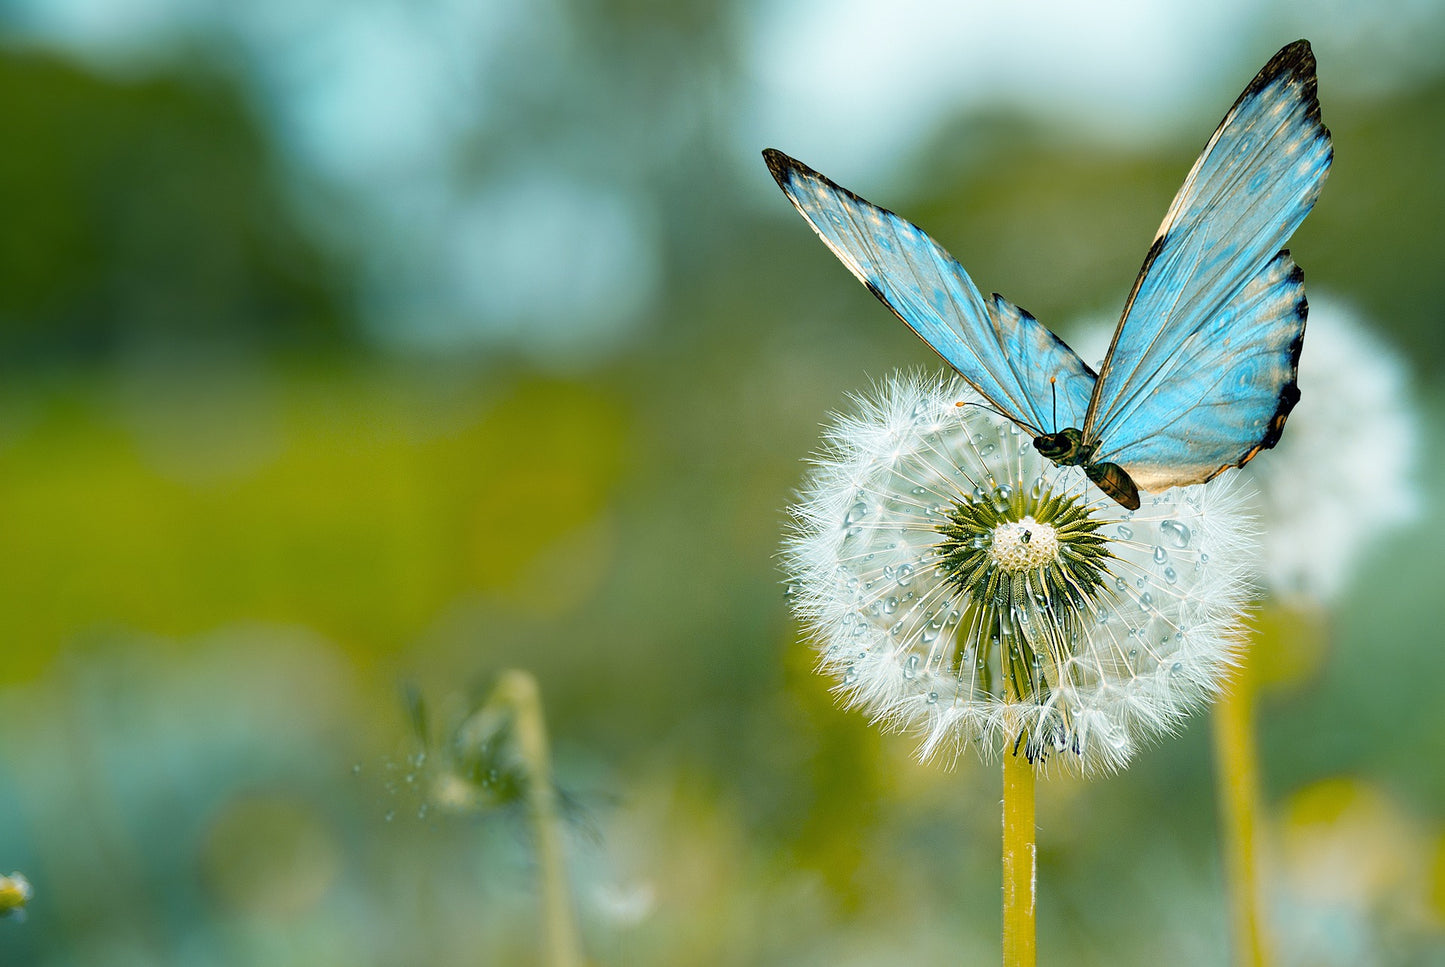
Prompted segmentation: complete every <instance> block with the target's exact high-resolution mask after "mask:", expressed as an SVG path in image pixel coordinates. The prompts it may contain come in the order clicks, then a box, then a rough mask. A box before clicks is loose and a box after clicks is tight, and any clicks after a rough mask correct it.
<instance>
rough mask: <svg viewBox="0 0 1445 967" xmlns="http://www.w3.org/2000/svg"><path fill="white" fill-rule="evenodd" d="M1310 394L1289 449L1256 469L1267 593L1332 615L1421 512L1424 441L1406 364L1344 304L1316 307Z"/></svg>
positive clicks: (1317, 301) (1308, 353) (1288, 428)
mask: <svg viewBox="0 0 1445 967" xmlns="http://www.w3.org/2000/svg"><path fill="white" fill-rule="evenodd" d="M1299 388H1300V401H1299V403H1298V404H1297V405H1296V406H1295V408H1294V412H1292V413H1291V414H1290V417H1289V422H1288V423H1287V424H1286V425H1285V429H1284V435H1283V436H1282V437H1281V438H1280V441H1279V445H1278V446H1276V447H1275V449H1274V450H1273V451H1272V452H1270V453H1265V454H1260V456H1259V458H1257V459H1255V460H1252V461H1250V463H1249V464H1248V465H1247V466H1246V467H1245V470H1246V471H1247V472H1249V473H1250V474H1251V475H1252V477H1253V478H1254V481H1255V485H1256V488H1257V491H1258V498H1257V503H1256V507H1255V509H1256V513H1258V514H1259V516H1260V518H1261V519H1262V520H1263V521H1264V523H1265V532H1264V546H1263V552H1264V560H1263V570H1264V574H1263V579H1264V582H1265V585H1266V586H1267V587H1268V588H1269V589H1270V590H1271V591H1274V592H1276V593H1278V594H1281V595H1284V596H1286V597H1290V596H1293V597H1302V598H1305V599H1307V600H1312V601H1315V602H1318V603H1321V604H1328V603H1330V602H1332V601H1333V600H1335V599H1336V598H1338V597H1339V595H1340V593H1341V592H1342V591H1343V590H1344V588H1345V587H1346V585H1347V583H1348V581H1349V579H1350V577H1351V573H1352V570H1353V568H1354V567H1355V566H1356V565H1357V564H1358V562H1359V560H1360V558H1361V557H1362V555H1363V554H1364V553H1365V552H1366V551H1368V549H1369V547H1370V545H1371V544H1372V543H1374V542H1375V541H1378V540H1379V539H1380V537H1381V536H1382V535H1384V534H1387V533H1389V531H1390V530H1392V529H1393V528H1395V527H1398V526H1400V525H1401V524H1404V523H1406V522H1408V521H1410V520H1411V519H1413V518H1414V517H1415V516H1416V515H1417V514H1418V513H1419V509H1420V496H1419V490H1418V486H1417V483H1416V477H1415V463H1416V453H1417V450H1418V439H1419V431H1418V427H1417V424H1416V420H1415V414H1414V411H1413V408H1412V407H1411V405H1410V402H1409V399H1408V394H1407V391H1406V376H1405V367H1404V365H1403V364H1402V363H1401V361H1400V359H1399V358H1398V357H1397V356H1396V355H1395V354H1394V352H1393V351H1391V349H1390V348H1389V346H1388V345H1387V344H1386V343H1385V342H1384V341H1383V340H1382V339H1381V338H1380V337H1379V336H1378V335H1377V334H1376V333H1374V332H1372V331H1371V328H1370V327H1369V325H1368V324H1367V323H1366V322H1365V321H1364V320H1363V319H1362V318H1361V317H1360V316H1359V314H1358V313H1356V312H1355V311H1354V310H1353V309H1352V308H1351V307H1350V306H1348V305H1347V304H1345V303H1343V302H1340V301H1339V300H1338V299H1333V298H1329V297H1326V296H1315V297H1312V298H1311V299H1310V312H1309V322H1308V324H1307V327H1306V330H1305V348H1304V351H1303V352H1302V353H1301V354H1300V367H1299Z"/></svg>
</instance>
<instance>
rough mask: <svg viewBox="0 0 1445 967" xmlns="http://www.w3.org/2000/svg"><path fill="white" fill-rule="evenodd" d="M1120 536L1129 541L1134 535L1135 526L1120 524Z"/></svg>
mask: <svg viewBox="0 0 1445 967" xmlns="http://www.w3.org/2000/svg"><path fill="white" fill-rule="evenodd" d="M1119 536H1120V537H1122V538H1124V540H1126V541H1127V540H1128V539H1129V538H1131V537H1133V536H1134V528H1132V527H1130V526H1128V525H1127V524H1120V525H1119Z"/></svg>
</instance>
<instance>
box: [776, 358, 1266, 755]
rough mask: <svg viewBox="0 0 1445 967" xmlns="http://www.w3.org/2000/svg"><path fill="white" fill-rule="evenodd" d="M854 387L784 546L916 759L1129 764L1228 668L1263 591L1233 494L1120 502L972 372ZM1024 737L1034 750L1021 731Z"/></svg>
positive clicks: (833, 645)
mask: <svg viewBox="0 0 1445 967" xmlns="http://www.w3.org/2000/svg"><path fill="white" fill-rule="evenodd" d="M875 396H876V398H874V399H865V398H858V399H857V400H856V401H855V402H856V405H857V408H858V410H859V414H858V415H856V416H844V417H840V418H839V419H838V421H837V422H836V423H835V425H834V426H833V427H832V428H830V429H829V431H828V433H827V437H826V442H827V446H826V449H825V451H824V452H823V453H822V454H821V455H820V456H819V457H818V458H817V459H816V464H815V467H814V469H813V473H812V475H811V478H810V480H809V482H808V484H807V486H806V489H805V492H804V493H803V495H802V497H801V499H800V502H799V504H798V505H797V506H796V507H794V508H793V518H794V525H793V529H792V532H791V533H790V535H789V536H788V539H787V543H786V548H785V564H786V569H787V571H788V574H789V577H790V578H791V582H790V585H789V595H790V597H791V599H792V602H793V607H794V610H795V611H796V612H797V613H798V615H799V616H800V617H801V618H802V619H803V620H804V621H806V622H807V624H808V625H809V626H810V629H811V630H812V632H813V634H814V635H815V637H816V639H817V643H818V646H819V650H820V654H821V666H822V669H823V670H824V671H826V672H829V673H831V674H833V675H835V676H837V678H838V679H839V685H838V689H839V691H840V693H841V694H842V695H843V696H844V697H845V698H846V700H847V702H848V703H849V704H850V705H853V706H858V707H861V708H863V709H866V710H867V711H868V712H869V714H871V715H872V716H873V717H874V718H875V720H878V721H880V722H883V723H885V724H887V725H889V726H893V727H899V728H904V729H909V730H913V731H917V732H920V733H921V734H922V735H923V736H924V741H923V746H922V750H921V754H922V755H923V756H924V757H929V756H932V755H935V754H937V753H939V752H940V751H946V752H947V753H950V754H955V755H956V754H957V753H958V752H960V751H961V750H963V749H964V748H967V747H970V746H972V747H974V748H976V749H977V750H978V751H979V752H980V753H982V754H983V755H985V756H989V755H992V754H995V753H997V752H999V751H1001V750H1004V749H1012V750H1014V751H1015V752H1023V753H1025V754H1027V755H1028V756H1029V758H1030V759H1033V760H1035V761H1056V762H1060V763H1061V764H1062V765H1063V766H1064V767H1065V768H1068V769H1071V770H1073V771H1082V772H1094V771H1108V770H1113V769H1117V768H1119V767H1121V766H1123V765H1124V764H1125V763H1126V762H1127V761H1128V760H1129V758H1130V757H1131V756H1132V755H1133V754H1134V752H1135V751H1136V749H1137V748H1138V745H1139V743H1140V741H1141V740H1145V739H1148V738H1150V737H1152V736H1156V735H1159V734H1161V733H1167V732H1169V731H1171V730H1172V729H1173V728H1174V727H1175V726H1176V724H1177V723H1178V722H1179V721H1180V719H1181V718H1182V717H1183V716H1184V715H1186V714H1187V713H1188V712H1189V711H1190V710H1191V709H1193V708H1194V707H1195V706H1197V705H1198V704H1200V703H1201V702H1202V701H1203V700H1204V699H1205V698H1206V697H1208V696H1209V695H1210V694H1211V693H1213V692H1215V691H1217V690H1218V689H1219V687H1220V685H1221V681H1222V676H1223V675H1224V673H1225V671H1226V669H1227V667H1228V666H1229V665H1230V663H1231V661H1232V660H1233V655H1234V647H1235V639H1234V631H1235V625H1236V619H1237V617H1238V614H1239V608H1240V605H1241V602H1242V601H1243V600H1244V599H1245V597H1246V596H1247V593H1248V591H1249V588H1248V586H1247V583H1246V581H1245V573H1246V570H1247V566H1248V561H1249V560H1250V559H1251V557H1252V555H1253V554H1254V553H1255V552H1254V550H1253V548H1252V547H1251V545H1250V544H1249V543H1248V541H1247V539H1246V535H1247V532H1248V530H1249V528H1248V527H1246V526H1244V524H1245V523H1246V519H1245V518H1243V517H1242V514H1241V509H1240V508H1241V503H1242V500H1241V498H1240V497H1239V495H1238V492H1237V489H1236V488H1235V487H1233V486H1232V485H1230V484H1229V483H1227V482H1225V481H1223V480H1218V481H1214V482H1212V483H1210V484H1207V485H1203V486H1197V487H1188V488H1178V489H1175V490H1170V491H1168V492H1165V493H1163V494H1158V495H1145V496H1144V505H1143V507H1141V508H1140V509H1139V510H1138V511H1133V512H1130V511H1126V510H1124V509H1123V508H1122V507H1120V506H1119V505H1118V504H1116V503H1115V502H1114V501H1112V500H1110V499H1109V498H1107V497H1105V496H1104V495H1103V494H1102V493H1101V492H1100V491H1099V490H1098V489H1097V488H1095V487H1094V486H1093V485H1092V484H1090V483H1089V482H1088V481H1087V479H1086V478H1085V477H1084V475H1083V472H1082V471H1081V470H1080V469H1079V468H1077V467H1071V468H1060V467H1057V466H1055V465H1054V464H1053V463H1051V462H1050V461H1048V460H1045V459H1044V458H1042V457H1040V456H1039V455H1038V453H1037V452H1036V451H1035V450H1034V447H1033V444H1032V440H1031V438H1030V437H1029V436H1028V435H1027V434H1024V433H1023V432H1022V431H1020V430H1019V428H1018V427H1016V426H1015V425H1014V424H1013V423H1011V422H1009V421H1007V420H1004V419H1002V418H1000V417H997V416H994V415H992V414H990V413H988V412H986V411H984V410H982V409H980V408H978V407H974V406H965V407H959V406H957V405H956V403H957V402H959V401H966V400H967V401H973V400H977V399H978V397H977V396H976V395H975V394H974V393H973V391H972V390H971V389H969V388H968V387H967V386H966V384H964V383H963V382H961V381H957V380H955V381H951V382H944V381H940V380H937V379H928V378H922V377H900V378H895V379H893V380H891V381H889V382H888V383H887V384H886V385H884V386H882V387H880V388H879V390H878V391H877V393H876V394H875ZM1020 743H1022V748H1021V747H1020Z"/></svg>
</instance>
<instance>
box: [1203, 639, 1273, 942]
mask: <svg viewBox="0 0 1445 967" xmlns="http://www.w3.org/2000/svg"><path fill="white" fill-rule="evenodd" d="M1260 643H1261V638H1260V636H1259V635H1258V633H1256V634H1255V637H1254V640H1253V641H1252V642H1250V646H1249V649H1248V650H1247V651H1246V652H1245V658H1244V660H1243V661H1242V662H1241V663H1240V666H1239V668H1238V669H1237V671H1236V673H1235V675H1234V680H1233V681H1231V682H1230V683H1229V685H1228V687H1227V688H1226V689H1225V691H1224V694H1223V695H1221V696H1220V698H1219V704H1218V705H1217V706H1216V707H1215V709H1214V715H1213V716H1212V720H1213V732H1214V767H1215V773H1216V776H1215V788H1216V794H1217V795H1218V797H1219V821H1220V825H1221V827H1222V829H1221V831H1220V832H1221V838H1222V844H1223V850H1224V869H1225V876H1227V877H1228V886H1229V920H1230V942H1231V950H1232V951H1233V954H1234V963H1235V964H1236V965H1237V967H1260V965H1263V964H1265V963H1267V962H1268V961H1267V960H1266V957H1265V951H1266V950H1267V949H1268V948H1267V943H1266V941H1265V938H1264V928H1263V926H1262V924H1261V922H1260V921H1261V918H1260V900H1259V893H1260V887H1259V863H1258V855H1259V854H1258V850H1257V849H1256V841H1255V840H1256V837H1255V834H1256V827H1257V824H1258V819H1259V814H1260V808H1259V805H1260V792H1259V749H1258V744H1257V742H1256V737H1255V727H1254V720H1255V715H1254V710H1255V697H1256V695H1257V694H1258V686H1259V680H1258V677H1257V675H1256V672H1255V668H1254V657H1255V656H1254V652H1255V651H1256V650H1258V647H1259V645H1260Z"/></svg>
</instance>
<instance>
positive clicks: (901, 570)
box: [898, 564, 913, 588]
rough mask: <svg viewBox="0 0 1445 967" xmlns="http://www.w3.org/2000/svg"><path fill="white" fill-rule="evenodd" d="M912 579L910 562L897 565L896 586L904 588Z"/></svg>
mask: <svg viewBox="0 0 1445 967" xmlns="http://www.w3.org/2000/svg"><path fill="white" fill-rule="evenodd" d="M912 580H913V565H912V564H900V565H898V586H899V587H900V588H906V587H908V585H909V583H910V582H911V581H912Z"/></svg>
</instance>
